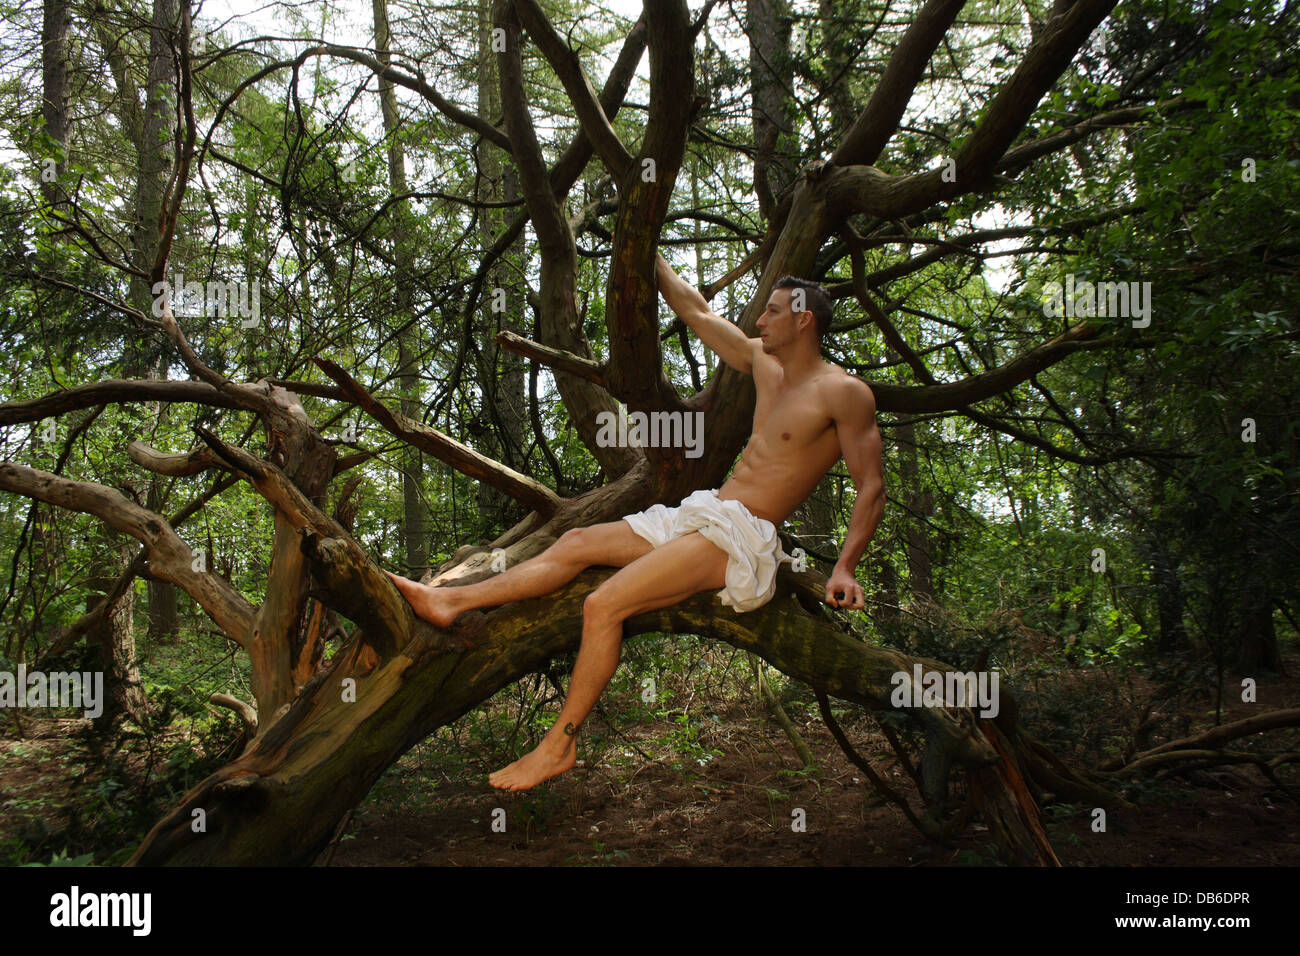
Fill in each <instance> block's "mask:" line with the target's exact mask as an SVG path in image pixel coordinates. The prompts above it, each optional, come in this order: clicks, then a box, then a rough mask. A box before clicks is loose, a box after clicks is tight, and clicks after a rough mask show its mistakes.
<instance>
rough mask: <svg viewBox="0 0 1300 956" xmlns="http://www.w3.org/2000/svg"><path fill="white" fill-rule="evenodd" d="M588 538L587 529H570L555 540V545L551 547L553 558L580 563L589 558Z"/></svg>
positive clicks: (589, 535) (588, 531) (589, 545)
mask: <svg viewBox="0 0 1300 956" xmlns="http://www.w3.org/2000/svg"><path fill="white" fill-rule="evenodd" d="M590 538H591V534H590V530H589V529H587V528H570V529H569V530H568V531H566V532H564V534H562V535H560V536H559V537H558V538H556V540H555V544H553V545H551V551H552V552H553V553H554V556H556V557H561V558H564V559H565V560H566V561H582V560H585V559H587V558H588V557H589V555H588V552H589V551H590V550H591V541H590Z"/></svg>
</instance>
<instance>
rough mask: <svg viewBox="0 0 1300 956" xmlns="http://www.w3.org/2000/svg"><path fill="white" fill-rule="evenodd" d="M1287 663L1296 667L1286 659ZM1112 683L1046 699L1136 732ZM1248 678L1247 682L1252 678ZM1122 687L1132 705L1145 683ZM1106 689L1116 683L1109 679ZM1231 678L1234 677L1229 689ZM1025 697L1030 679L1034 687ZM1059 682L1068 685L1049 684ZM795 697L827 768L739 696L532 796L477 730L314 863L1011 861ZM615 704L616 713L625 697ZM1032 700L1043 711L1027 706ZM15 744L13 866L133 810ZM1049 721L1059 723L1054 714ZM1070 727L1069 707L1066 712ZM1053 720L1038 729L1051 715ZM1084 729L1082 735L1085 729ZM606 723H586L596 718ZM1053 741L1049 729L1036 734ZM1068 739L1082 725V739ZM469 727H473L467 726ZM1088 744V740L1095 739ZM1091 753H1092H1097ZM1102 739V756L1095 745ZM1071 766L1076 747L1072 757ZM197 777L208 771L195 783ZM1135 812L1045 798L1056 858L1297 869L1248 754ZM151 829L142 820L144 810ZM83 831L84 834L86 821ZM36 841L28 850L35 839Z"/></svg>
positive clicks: (1267, 743)
mask: <svg viewBox="0 0 1300 956" xmlns="http://www.w3.org/2000/svg"><path fill="white" fill-rule="evenodd" d="M1287 668H1288V671H1289V673H1290V674H1292V675H1297V674H1300V661H1297V660H1295V659H1289V660H1288V661H1287ZM1094 680H1096V681H1100V680H1102V678H1101V677H1100V676H1095V675H1091V674H1089V673H1086V672H1085V671H1082V670H1081V671H1075V672H1073V673H1066V674H1063V675H1060V676H1059V680H1058V681H1057V689H1059V687H1060V686H1066V687H1067V688H1068V690H1069V697H1068V698H1067V699H1065V702H1064V703H1062V700H1061V699H1059V698H1057V697H1052V696H1050V695H1046V696H1042V697H1041V698H1039V699H1038V700H1037V701H1035V706H1036V707H1037V709H1038V710H1039V711H1048V710H1052V708H1053V707H1054V708H1056V710H1055V712H1054V713H1053V715H1052V719H1053V720H1056V721H1057V722H1058V723H1057V724H1056V725H1055V726H1057V727H1059V726H1061V724H1060V721H1061V718H1062V708H1063V707H1064V708H1065V711H1064V712H1065V715H1066V717H1067V718H1068V717H1069V715H1070V714H1073V715H1074V717H1075V718H1077V721H1078V724H1077V726H1076V727H1073V728H1068V729H1069V735H1072V739H1075V738H1077V739H1080V740H1082V741H1084V742H1085V743H1086V741H1087V739H1088V738H1090V737H1091V738H1092V739H1093V740H1094V743H1095V741H1096V740H1100V739H1102V737H1103V736H1104V735H1103V734H1102V733H1101V730H1100V729H1099V728H1100V727H1101V725H1102V724H1104V723H1105V722H1107V721H1109V722H1110V723H1111V728H1110V729H1111V730H1115V729H1116V728H1122V727H1123V726H1125V725H1126V722H1130V721H1132V719H1133V713H1136V712H1137V710H1136V709H1135V710H1134V711H1133V712H1132V713H1130V712H1127V711H1126V710H1125V708H1123V707H1116V706H1114V705H1113V704H1111V703H1109V702H1108V700H1109V699H1108V698H1107V696H1106V693H1104V691H1105V688H1103V687H1102V686H1101V684H1098V685H1097V686H1096V687H1095V688H1094V687H1092V686H1091V685H1090V684H1089V682H1090V681H1094ZM1238 680H1239V679H1238ZM1125 681H1127V682H1128V683H1127V684H1126V686H1127V687H1128V689H1129V690H1130V691H1132V692H1133V694H1134V695H1135V696H1136V697H1137V698H1141V697H1142V696H1143V695H1144V694H1145V693H1146V692H1147V691H1148V690H1149V689H1150V688H1149V687H1144V686H1143V685H1142V684H1141V682H1140V681H1139V682H1138V684H1137V685H1136V686H1134V685H1133V684H1132V681H1131V680H1130V679H1129V678H1128V677H1126V678H1125ZM1106 686H1107V687H1110V688H1111V689H1113V688H1114V687H1115V686H1117V683H1116V682H1115V681H1114V680H1111V681H1110V683H1109V684H1108V685H1106ZM1228 686H1230V687H1231V688H1233V693H1237V694H1238V695H1239V691H1237V690H1235V687H1236V684H1234V683H1231V682H1230V684H1229V685H1228ZM1020 692H1021V694H1022V699H1023V698H1027V697H1028V696H1029V693H1030V691H1029V689H1028V688H1022V689H1021V691H1020ZM1052 693H1056V689H1053V690H1052ZM1206 700H1207V698H1206V695H1205V694H1201V695H1200V696H1199V698H1198V699H1196V700H1184V701H1181V702H1180V703H1179V704H1178V705H1177V707H1176V708H1172V707H1165V708H1164V710H1163V711H1162V712H1161V713H1160V714H1159V716H1160V718H1161V719H1160V721H1159V726H1160V728H1161V731H1160V732H1158V733H1156V734H1154V735H1153V736H1150V737H1149V739H1145V740H1143V748H1146V747H1150V746H1155V745H1157V744H1159V743H1162V742H1164V741H1165V740H1167V739H1171V738H1174V737H1178V736H1182V735H1185V734H1186V733H1188V732H1190V733H1197V732H1200V731H1202V730H1204V729H1207V728H1208V727H1209V726H1211V725H1212V723H1213V711H1212V707H1210V708H1208V709H1207V702H1206ZM1259 701H1260V702H1259V703H1242V702H1240V701H1234V702H1231V703H1227V704H1225V711H1224V715H1223V721H1224V722H1225V723H1226V722H1229V721H1232V720H1237V719H1240V718H1243V717H1246V716H1250V715H1252V714H1258V713H1260V712H1262V711H1264V710H1273V709H1280V708H1284V707H1297V706H1300V678H1297V677H1276V678H1268V679H1261V680H1260V682H1259ZM804 703H805V706H804V707H803V709H802V710H800V709H799V708H798V707H792V708H791V710H792V713H793V714H795V716H796V720H797V723H798V724H799V727H800V731H801V733H802V735H803V737H804V739H805V741H806V742H807V743H808V745H809V747H810V748H811V750H812V752H813V754H814V756H815V758H816V761H817V763H818V764H819V766H820V767H821V768H822V772H821V773H820V774H810V773H806V772H803V771H802V769H801V767H800V764H799V762H798V760H797V759H796V757H795V755H794V751H793V749H792V747H791V745H790V742H789V740H788V739H787V738H786V737H785V735H784V734H783V733H782V732H781V731H780V729H779V728H778V727H777V726H776V724H775V723H774V721H773V720H772V719H771V717H770V716H769V715H768V714H767V712H766V711H765V709H764V708H763V706H762V705H761V704H760V703H759V702H757V701H756V700H739V701H737V700H731V701H729V702H725V703H720V704H718V705H716V706H715V707H713V708H712V709H710V708H709V707H707V706H702V705H701V704H700V703H699V702H698V700H697V702H696V704H695V705H694V706H693V707H692V716H691V718H690V719H689V720H684V719H683V718H680V717H678V718H676V719H675V718H673V717H662V716H661V717H659V718H651V719H646V720H641V721H639V722H631V723H629V724H627V725H626V726H624V727H623V728H622V729H621V730H618V731H613V730H612V729H611V728H609V727H608V726H607V725H604V726H602V725H601V724H600V723H597V724H596V725H595V731H594V736H596V737H597V738H598V737H600V736H601V735H605V736H606V740H605V744H604V746H603V747H600V746H597V747H592V746H591V745H590V744H588V743H580V745H579V756H580V757H582V758H593V757H594V758H595V759H587V760H584V761H583V762H582V763H580V764H579V766H578V768H577V769H575V770H574V771H572V772H571V773H569V774H567V775H565V776H563V777H561V778H558V779H556V780H554V781H552V782H550V783H549V784H546V785H544V786H543V787H540V788H538V789H536V790H534V791H531V792H529V793H525V794H504V793H500V792H498V791H495V790H492V789H491V788H490V787H488V785H487V780H486V777H487V773H488V772H489V771H491V770H493V769H495V768H496V767H497V766H499V765H500V764H501V763H504V762H505V760H506V758H505V757H504V756H503V755H502V754H495V755H492V754H488V753H481V752H478V749H477V748H476V746H475V745H472V744H469V741H467V740H464V739H462V740H461V742H460V746H453V745H452V744H451V743H450V742H449V741H448V740H446V739H439V740H437V741H430V742H426V743H425V744H422V745H420V746H419V747H418V748H416V749H415V750H413V751H412V752H411V753H409V754H407V755H406V756H405V757H404V758H403V759H402V760H401V761H399V762H398V763H397V764H395V765H394V766H393V767H391V768H390V769H389V771H388V773H387V774H385V776H384V777H383V778H382V779H381V780H380V781H379V783H378V784H377V785H376V786H375V788H374V789H373V790H372V792H371V794H370V796H369V797H368V798H367V800H366V801H365V802H364V803H363V804H362V805H361V806H360V807H358V808H357V810H356V811H355V813H354V814H353V816H352V817H351V818H350V819H349V820H348V821H347V823H346V825H345V826H344V828H343V830H342V832H341V834H340V836H339V838H337V839H336V841H335V842H334V844H333V845H331V847H330V848H329V849H327V850H326V851H325V852H324V853H322V854H321V856H320V858H319V859H318V860H317V864H316V865H317V866H334V867H357V866H401V865H418V866H425V865H429V866H565V865H569V866H611V865H612V866H622V865H632V866H653V865H689V866H808V865H822V866H889V867H897V866H903V867H919V866H930V867H935V866H939V867H946V866H982V865H993V864H996V862H997V859H996V857H997V854H996V850H995V847H994V846H993V845H992V841H991V840H990V838H989V834H988V831H987V829H985V828H983V827H982V826H981V825H979V824H976V825H974V826H973V827H968V828H967V831H966V832H965V833H964V834H962V835H961V836H960V837H959V838H957V839H956V840H954V841H953V842H952V843H951V844H950V845H947V846H938V845H935V844H932V843H930V842H928V841H927V840H925V839H924V838H922V837H921V836H920V835H919V834H918V833H917V832H916V831H915V829H914V828H913V827H912V826H911V824H909V823H908V821H907V819H906V818H905V817H904V816H903V814H902V813H901V812H900V811H899V810H898V809H897V808H896V807H894V806H893V805H891V804H888V803H886V802H884V801H882V800H881V799H880V798H879V797H878V796H877V795H876V794H875V793H874V792H873V791H872V790H871V789H870V788H869V786H867V785H866V784H865V782H864V781H862V780H861V779H860V778H861V774H860V772H859V771H858V770H857V769H856V768H854V767H853V766H852V765H851V764H850V763H849V761H848V760H847V759H846V758H845V757H844V755H843V754H842V753H841V752H840V751H839V749H838V747H836V745H835V743H834V741H833V740H832V738H831V736H830V734H829V732H828V731H827V730H826V728H825V726H824V725H823V724H822V722H821V720H820V718H818V717H817V716H815V707H814V708H813V709H812V711H811V716H810V713H809V709H808V708H807V706H806V703H807V702H806V701H805V702H804ZM611 711H612V712H617V711H616V708H615V707H614V706H611ZM1031 712H1032V711H1031ZM3 716H5V718H6V720H5V724H4V736H3V737H0V847H4V848H5V849H6V854H7V857H8V859H9V861H10V862H14V861H15V860H16V858H15V856H14V854H15V853H21V852H28V853H30V857H29V858H32V859H39V860H42V861H48V859H49V857H50V855H51V854H52V848H56V847H60V846H64V845H65V844H68V843H69V842H70V840H71V838H70V837H69V836H68V834H71V833H74V832H76V829H75V826H73V824H74V823H75V822H76V821H78V820H80V821H81V822H82V823H85V822H86V821H87V820H90V819H92V818H94V817H95V816H96V814H99V815H100V820H101V824H100V826H99V828H98V829H97V830H96V831H95V832H96V833H98V834H99V835H100V836H101V837H102V836H103V834H104V833H105V827H104V826H103V824H102V820H103V819H109V820H112V819H115V818H113V817H111V816H110V817H107V818H105V817H104V814H106V813H110V812H111V811H112V809H113V808H114V807H115V806H117V805H120V804H121V803H122V800H121V793H122V790H123V788H124V787H130V786H132V784H131V783H130V782H121V781H117V780H107V779H105V778H104V777H103V776H102V775H101V774H96V773H94V772H89V773H87V772H85V770H84V758H85V754H84V752H82V751H80V750H79V745H78V744H76V743H75V742H74V739H73V738H71V737H69V732H70V731H71V730H72V729H74V728H75V727H76V726H77V725H79V724H81V723H82V722H81V721H75V720H55V719H37V718H35V717H33V716H32V715H30V714H25V715H23V716H22V718H21V719H22V725H23V728H24V734H25V737H24V738H22V739H19V737H18V734H17V731H16V727H15V721H13V720H12V719H10V718H11V717H12V715H11V714H6V715H3ZM1046 719H1047V718H1046V717H1044V720H1046ZM1067 723H1068V719H1067ZM841 724H842V725H843V726H844V729H845V731H846V733H848V735H849V737H850V739H851V740H852V741H854V743H855V746H856V747H857V748H858V750H859V753H861V754H862V755H863V756H865V757H867V758H868V759H870V760H871V761H872V763H873V764H874V765H875V767H876V768H877V771H878V772H881V773H883V774H885V775H886V776H887V777H888V779H890V780H891V782H892V783H893V784H894V785H895V787H896V788H897V789H898V790H900V791H901V792H903V793H905V794H906V795H907V797H908V798H909V800H910V801H911V805H912V806H913V808H915V809H917V810H918V811H919V809H920V806H921V804H920V800H919V797H918V796H917V794H916V791H915V789H914V788H913V787H912V786H911V782H910V780H909V779H908V778H907V777H906V775H905V774H904V773H903V772H902V770H901V769H900V768H899V767H897V766H896V765H895V764H896V761H895V757H894V755H893V752H892V751H891V750H890V749H889V747H888V744H887V743H886V741H885V740H884V738H883V737H882V736H881V735H880V734H879V733H878V731H876V730H875V725H874V723H873V722H872V721H871V720H869V719H868V718H866V717H863V716H857V717H853V716H849V715H846V716H845V717H843V718H842V719H841ZM1048 726H1049V725H1048V724H1044V725H1043V727H1048ZM1085 726H1086V727H1087V728H1088V730H1087V731H1086V732H1085V731H1083V730H1082V729H1080V728H1082V727H1085ZM592 727H593V724H591V723H589V724H588V729H591V728H592ZM1035 732H1036V733H1040V739H1041V737H1042V734H1043V733H1044V732H1045V731H1043V730H1041V729H1040V728H1035ZM1069 735H1068V736H1069ZM464 736H467V737H470V738H471V739H472V738H473V735H472V734H467V735H464ZM1081 746H1082V745H1081ZM1230 747H1231V749H1233V750H1238V751H1241V750H1252V749H1258V750H1265V751H1269V752H1273V753H1278V752H1284V751H1290V752H1295V751H1297V750H1300V729H1296V728H1289V729H1285V730H1281V731H1274V732H1270V733H1268V734H1264V735H1256V736H1255V737H1252V738H1248V739H1244V740H1239V741H1236V742H1234V743H1233V744H1231V745H1230ZM1084 749H1086V747H1085V748H1084ZM1093 749H1094V751H1095V750H1096V749H1097V748H1096V746H1094V747H1093ZM1058 753H1060V754H1061V755H1062V756H1063V757H1065V759H1067V760H1073V761H1074V762H1075V765H1076V766H1087V765H1088V763H1089V761H1088V760H1087V759H1085V755H1084V754H1083V753H1081V752H1076V753H1074V754H1070V753H1067V752H1066V751H1064V750H1058ZM1278 777H1279V779H1280V780H1281V781H1282V782H1283V783H1284V784H1285V785H1286V786H1287V787H1288V789H1289V790H1290V791H1291V793H1293V794H1294V793H1297V792H1300V779H1298V778H1300V770H1297V768H1296V766H1295V765H1294V764H1292V765H1288V766H1284V767H1283V768H1282V769H1281V770H1280V771H1279V772H1278ZM191 782H193V781H191ZM1129 797H1130V799H1132V800H1133V801H1134V802H1135V803H1137V804H1138V809H1136V810H1128V811H1125V810H1112V811H1110V812H1109V813H1108V815H1107V818H1106V821H1105V822H1106V828H1105V831H1104V832H1095V831H1094V829H1093V819H1094V818H1093V812H1092V808H1091V807H1083V806H1078V805H1056V806H1050V807H1048V808H1046V810H1045V817H1046V824H1047V830H1048V833H1049V836H1050V837H1051V839H1052V842H1053V845H1054V847H1055V849H1056V852H1057V855H1058V857H1059V858H1060V860H1061V862H1062V864H1063V865H1065V866H1076V867H1079V866H1135V867H1142V866H1189V867H1190V866H1279V865H1281V866H1295V865H1297V864H1300V800H1297V799H1296V798H1295V797H1294V796H1291V795H1288V794H1287V793H1284V792H1282V791H1281V790H1279V788H1278V787H1277V786H1275V785H1273V784H1272V783H1269V782H1268V781H1266V780H1265V779H1264V777H1263V776H1262V775H1261V774H1260V773H1259V772H1258V771H1257V770H1256V769H1255V768H1254V767H1252V766H1250V765H1238V766H1235V767H1228V768H1218V769H1211V770H1206V771H1201V772H1198V773H1193V774H1191V775H1190V776H1170V777H1166V778H1164V779H1161V780H1154V779H1152V778H1151V777H1146V778H1143V781H1142V784H1141V786H1140V787H1139V788H1138V789H1137V790H1136V791H1133V792H1130V793H1129ZM146 825H147V821H146ZM81 832H83V833H84V832H85V830H84V829H83V830H82V831H81ZM114 833H115V831H113V830H112V828H111V826H110V827H109V829H108V837H107V838H106V839H107V840H108V841H113V842H114V845H113V846H105V845H97V846H94V847H86V846H73V847H72V848H71V850H70V851H69V852H68V855H69V856H77V855H79V854H81V853H85V852H94V859H95V861H96V862H97V863H99V864H105V863H107V864H109V865H112V864H114V863H119V862H121V861H122V860H123V859H125V857H126V856H127V855H129V852H130V850H131V849H132V847H133V844H134V840H135V839H137V838H138V837H132V836H131V834H130V833H129V832H116V836H114ZM23 846H26V847H29V848H30V847H35V848H36V849H34V850H31V849H29V850H27V851H24V850H22V849H21V848H22V847H23Z"/></svg>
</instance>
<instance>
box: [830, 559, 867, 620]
mask: <svg viewBox="0 0 1300 956" xmlns="http://www.w3.org/2000/svg"><path fill="white" fill-rule="evenodd" d="M826 603H827V604H829V605H830V606H831V607H838V608H848V609H849V610H852V611H860V610H862V609H863V608H864V607H866V606H867V596H866V594H865V593H864V592H863V590H862V585H861V584H859V583H858V581H857V578H855V577H854V576H853V575H852V574H851V573H850V572H848V571H846V570H844V569H843V568H836V569H835V570H834V571H832V572H831V576H830V577H829V578H827V579H826Z"/></svg>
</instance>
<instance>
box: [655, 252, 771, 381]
mask: <svg viewBox="0 0 1300 956" xmlns="http://www.w3.org/2000/svg"><path fill="white" fill-rule="evenodd" d="M655 272H656V274H657V275H658V277H659V294H660V295H662V296H663V297H664V301H665V302H667V303H668V308H670V309H672V310H673V311H674V312H676V313H677V315H678V317H679V318H680V319H681V320H682V321H683V322H685V323H686V324H687V325H689V326H690V327H691V329H692V331H694V332H695V334H696V335H698V336H699V337H700V341H701V342H703V343H704V344H705V345H707V346H708V347H709V348H710V349H712V350H713V352H714V354H716V355H717V356H718V358H720V359H722V361H724V362H726V363H727V364H728V365H730V366H731V367H732V368H734V369H735V370H736V371H737V372H744V373H745V374H746V375H752V374H753V371H754V348H755V345H756V343H757V342H758V341H759V340H758V339H751V338H750V337H749V336H747V335H746V334H745V333H744V332H742V331H740V327H739V326H736V325H733V324H732V323H731V322H728V321H727V320H726V319H724V318H722V317H721V316H720V315H716V314H714V312H713V310H712V309H710V308H709V303H708V302H707V301H705V299H704V296H702V295H700V291H699V290H698V289H696V288H695V286H693V285H691V284H690V283H689V282H687V281H686V280H685V279H683V278H682V277H681V276H679V275H678V274H677V273H676V272H674V271H673V268H672V266H670V265H669V264H668V263H667V262H665V261H664V257H663V256H661V255H659V254H658V253H655Z"/></svg>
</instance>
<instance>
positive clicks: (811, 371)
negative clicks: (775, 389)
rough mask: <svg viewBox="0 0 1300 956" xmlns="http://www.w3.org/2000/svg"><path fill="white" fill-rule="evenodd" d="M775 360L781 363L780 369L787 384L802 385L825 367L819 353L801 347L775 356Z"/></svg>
mask: <svg viewBox="0 0 1300 956" xmlns="http://www.w3.org/2000/svg"><path fill="white" fill-rule="evenodd" d="M776 360H777V361H778V362H779V363H781V370H782V371H783V372H784V373H785V381H786V384H788V385H802V384H803V383H804V382H806V381H808V380H809V379H810V378H814V377H816V376H817V375H820V374H821V372H822V370H823V369H825V368H826V363H825V362H824V361H822V357H821V355H819V354H818V353H817V352H810V351H807V350H803V349H801V350H799V351H797V352H795V353H794V354H791V355H783V356H777V357H776Z"/></svg>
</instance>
